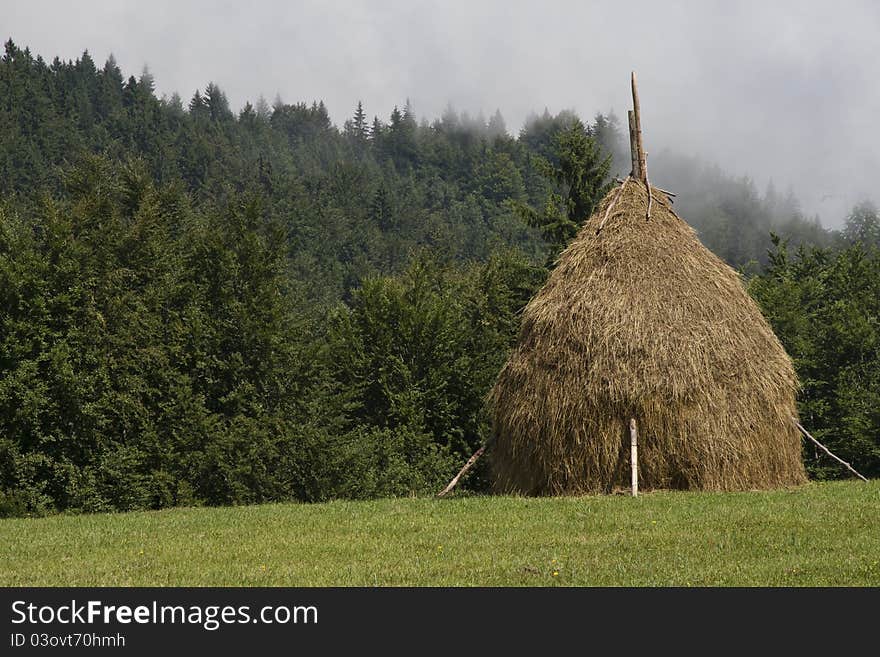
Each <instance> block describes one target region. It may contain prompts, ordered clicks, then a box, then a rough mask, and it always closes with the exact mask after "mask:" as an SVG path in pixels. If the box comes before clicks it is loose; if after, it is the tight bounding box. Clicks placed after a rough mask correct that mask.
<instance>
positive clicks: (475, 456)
mask: <svg viewBox="0 0 880 657" xmlns="http://www.w3.org/2000/svg"><path fill="white" fill-rule="evenodd" d="M491 444H492V438H489V440H487V441H486V442H484V443H483V444H482V445H481V446H480V449H478V450H477V451H476V452H474V453H473V455H472V456H471V457H470V458H469V459H468V460H467V463H465V464H464V467H463V468H462V469H461V470H459V471H458V474H457V475H455V476H454V477H453V478H452V481H450V482H449V483H448V484H446V488H444V489H443V490H441V491H440V492H439V493H437V497H444V496H445V495H446V494H447V493H448V492H449V491H451V490H452V489H453V488H455V486H456V485H457V484H458V480H459V479H461V478H462V477H463V476H464V474H465V473H466V472H467V471H468V470H470V469H471V467H473V465H474V463H476V462H477V461H478V460H479V458H480V457H481V456H482V455H483V452H485V451H486V448H487V447H489V445H491Z"/></svg>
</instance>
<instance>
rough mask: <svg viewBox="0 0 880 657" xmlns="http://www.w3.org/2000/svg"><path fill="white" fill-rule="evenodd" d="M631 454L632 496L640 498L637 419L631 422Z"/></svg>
mask: <svg viewBox="0 0 880 657" xmlns="http://www.w3.org/2000/svg"><path fill="white" fill-rule="evenodd" d="M629 453H630V472H631V478H632V496H633V497H638V496H639V431H638V428H637V427H636V419H635V418H630V421H629Z"/></svg>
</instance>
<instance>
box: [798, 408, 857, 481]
mask: <svg viewBox="0 0 880 657" xmlns="http://www.w3.org/2000/svg"><path fill="white" fill-rule="evenodd" d="M791 421H792V422H794V424H795V426H796V427H797V428H798V429H800V430H801V433H802V434H804V435H805V436H806V437H807V438H809V439H810V440H812V441H813V442H814V443H815V444H816V445H818V446H819V448H820V449H821V450H822V451H824V452H825V453H826V454H827V455H828V456H830V457H831V458H833V459H834V460H835V461H837V462H838V463H842V464H843V465H845V466H846V468H847V470H849V471H850V472H852V473H853V474H854V475H855V476H856V477H858V478H859V479H861V480H862V481H868V480H867V479H865V478H864V477H863V476H862V475H860V474H859V473H858V472H856V469H855V468H854V467H852V466H851V465H850V464H849V463H847V462H846V461H844V460H843V459H841V458H838V457H837V456H835V455H834V454H832V453H831V450H830V449H828V448H827V447H825V445H823V444H822V443H820V442H819V441H818V440H816V439H815V438H813V437H812V436H811V435H810V432H809V431H807V430H806V429H804V427H803V426H802V425H801V423H800V422H798V421H797V420H795V419H794V418H791Z"/></svg>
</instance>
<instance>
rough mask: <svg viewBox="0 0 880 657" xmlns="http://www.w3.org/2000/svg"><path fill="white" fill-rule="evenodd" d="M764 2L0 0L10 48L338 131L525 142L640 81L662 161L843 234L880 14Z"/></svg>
mask: <svg viewBox="0 0 880 657" xmlns="http://www.w3.org/2000/svg"><path fill="white" fill-rule="evenodd" d="M769 5H770V3H766V2H739V3H734V2H731V1H729V0H728V1H727V2H717V3H715V2H689V3H683V2H663V3H648V2H626V3H608V2H601V3H600V2H596V3H588V2H542V3H537V2H532V3H528V4H524V5H523V6H516V5H515V4H514V3H512V2H509V1H503V0H501V1H498V0H492V1H487V2H473V1H472V2H451V1H450V2H442V3H441V2H433V3H431V2H420V1H417V0H409V1H406V2H370V3H357V4H356V3H350V2H326V1H307V2H289V1H288V2H284V1H280V0H278V1H274V2H250V3H242V2H235V3H233V2H210V3H208V2H201V3H196V2H173V3H172V2H166V1H158V0H155V1H153V2H150V3H139V2H133V1H121V0H114V1H112V2H111V1H106V2H89V1H86V0H84V1H82V2H77V3H63V4H62V3H51V2H44V1H34V0H30V1H29V2H26V3H25V2H18V1H16V0H2V1H0V36H3V37H7V36H8V37H11V38H12V39H13V40H14V41H15V42H16V43H17V44H18V45H19V46H22V47H24V46H29V47H30V48H31V50H32V52H34V54H40V55H42V56H43V57H44V58H45V59H47V60H49V61H51V59H52V58H53V57H54V56H55V55H58V56H59V57H61V58H62V59H74V58H76V57H78V56H79V55H80V54H81V53H82V51H83V50H85V49H88V50H89V52H90V53H91V55H92V57H93V58H94V59H95V60H96V62H98V64H99V65H100V64H101V63H103V61H104V60H105V59H106V58H107V56H108V55H109V54H110V53H111V52H112V53H113V54H114V56H115V57H116V60H117V62H118V63H119V65H120V67H121V68H122V69H123V72H124V73H125V74H126V75H131V74H134V75H138V74H139V73H140V72H141V70H142V68H143V66H144V65H145V64H147V65H148V66H149V68H150V70H151V72H152V73H153V75H154V76H155V79H156V90H157V93H159V94H162V93H165V94H168V95H170V94H171V93H172V92H175V91H177V92H179V93H180V95H181V96H182V97H183V98H184V100H186V99H187V98H188V97H189V96H191V95H192V93H193V92H194V91H195V89H196V88H200V89H203V88H204V86H205V84H206V83H207V82H209V81H214V82H216V83H218V84H219V85H220V87H221V88H222V89H223V90H224V91H226V93H227V95H228V96H229V99H230V101H231V103H232V104H233V106H234V107H240V106H241V105H243V104H244V102H245V101H246V100H249V99H250V100H255V99H256V98H257V97H258V96H259V95H260V94H263V95H265V97H266V98H267V99H269V101H270V102H271V100H272V99H273V98H274V97H275V95H276V94H279V95H280V96H281V98H282V99H283V100H284V101H285V102H296V101H300V100H305V101H311V100H313V99H323V100H324V101H325V103H326V104H327V106H328V109H329V111H330V113H331V116H332V118H333V120H334V121H335V122H336V123H337V124H339V125H341V124H342V122H343V121H344V120H345V119H346V118H347V117H348V116H349V115H350V114H351V112H352V111H353V109H354V106H355V105H356V103H357V101H358V100H362V101H363V102H364V106H365V109H366V110H367V112H368V114H369V115H370V116H373V115H374V114H378V115H379V116H380V117H381V118H385V119H387V116H388V114H389V113H390V111H391V109H392V107H393V106H394V105H396V104H397V105H403V104H404V103H405V101H406V99H407V98H409V99H410V100H411V102H412V104H413V106H414V108H415V110H416V113H417V114H418V115H419V116H420V117H424V118H427V119H429V120H430V119H433V118H435V117H438V116H439V115H440V114H441V113H442V111H443V109H444V108H445V107H446V106H447V105H448V104H450V103H451V104H452V105H453V106H454V107H456V109H458V110H460V111H468V112H470V113H471V114H476V113H478V112H479V111H483V112H484V113H485V114H486V115H487V116H488V115H490V114H491V113H492V112H494V110H495V109H496V108H500V109H501V112H502V114H503V115H504V117H505V119H506V122H507V126H508V129H509V130H511V131H513V132H516V131H518V130H519V128H520V127H521V125H522V123H523V121H524V120H525V119H526V117H527V116H528V115H529V114H530V113H531V112H541V111H543V110H544V108H545V107H546V108H548V109H549V110H550V111H551V112H554V113H555V112H557V111H559V110H562V109H572V110H574V111H576V112H578V113H579V114H580V115H581V116H582V117H584V118H591V117H592V116H593V115H594V114H595V113H596V112H600V111H601V112H608V111H610V110H613V111H614V112H616V113H617V114H618V115H619V116H621V117H625V116H626V110H627V108H628V107H629V104H630V100H629V72H630V70H636V71H637V74H638V76H639V90H640V97H641V106H642V107H641V109H642V126H643V129H644V133H645V143H646V148H647V150H648V153H649V165H650V153H651V152H655V153H656V152H659V151H661V150H662V149H664V148H667V147H668V148H673V149H675V150H677V151H680V152H683V153H685V154H688V155H692V154H695V155H699V156H701V157H703V158H705V159H707V160H710V161H712V162H716V163H718V164H719V165H720V166H722V167H723V168H724V169H726V170H727V171H729V172H731V173H733V174H735V175H749V176H750V177H751V178H752V179H754V180H755V182H756V184H757V185H758V188H759V190H763V189H764V187H765V186H766V185H767V183H768V181H770V180H771V179H772V180H773V182H774V184H775V186H776V188H777V189H778V190H780V191H782V192H784V191H785V190H787V189H788V188H789V187H791V188H792V189H793V191H794V193H795V194H796V195H797V196H798V197H799V198H800V200H801V201H802V204H803V208H804V210H805V211H806V212H807V213H808V214H817V215H818V216H819V217H820V219H821V220H822V222H823V224H825V225H826V226H831V227H837V226H839V225H840V224H841V222H842V220H843V218H844V216H845V215H846V213H847V211H848V210H849V208H850V207H851V206H852V205H853V204H854V203H855V202H857V201H858V200H860V199H862V198H874V199H875V200H876V199H877V198H878V196H880V195H878V194H877V191H876V185H875V184H874V183H873V181H872V177H873V176H874V175H876V172H877V171H878V169H880V133H878V131H877V130H876V128H875V126H874V123H873V121H874V119H875V118H876V117H877V115H878V114H880V85H878V84H877V83H876V81H877V80H878V79H880V45H878V44H880V39H878V38H877V34H878V33H880V4H878V3H875V2H872V1H870V0H865V1H863V2H836V3H826V2H821V3H820V2H812V1H807V2H790V3H785V2H775V3H773V4H772V6H769Z"/></svg>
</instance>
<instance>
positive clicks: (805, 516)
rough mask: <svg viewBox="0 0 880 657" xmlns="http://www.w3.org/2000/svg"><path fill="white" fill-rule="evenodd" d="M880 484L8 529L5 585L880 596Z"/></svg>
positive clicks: (375, 506) (295, 510) (264, 510)
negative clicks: (788, 588) (775, 589)
mask: <svg viewBox="0 0 880 657" xmlns="http://www.w3.org/2000/svg"><path fill="white" fill-rule="evenodd" d="M878 520H880V481H872V482H871V483H868V484H864V483H860V482H838V483H822V484H819V483H813V484H809V485H807V486H804V487H801V488H797V489H793V490H782V491H774V492H764V493H757V492H755V493H672V492H669V493H651V494H647V495H643V496H641V497H639V498H637V499H633V498H630V497H624V496H613V497H580V498H539V499H528V498H512V497H462V498H457V499H445V500H436V499H424V498H419V499H392V500H378V501H372V502H331V503H328V504H314V505H303V504H273V505H264V506H252V507H235V508H185V509H170V510H166V511H157V512H144V513H125V514H107V515H86V516H53V517H48V518H38V519H9V520H0V584H2V585H5V586H23V585H27V586H36V585H49V586H53V585H75V586H91V585H105V586H116V585H122V586H128V585H134V586H150V585H156V586H162V585H181V586H183V585H191V586H208V585H218V586H222V585H245V586H276V585H285V586H347V585H366V586H372V585H380V586H381V585H415V586H427V585H454V586H469V585H502V586H508V585H514V586H520V585H522V586H532V585H540V586H546V585H582V586H583V585H587V586H593V585H664V586H665V585H674V586H701V585H737V586H738V585H792V586H799V585H828V586H835V585H872V586H878V585H880V525H878Z"/></svg>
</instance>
